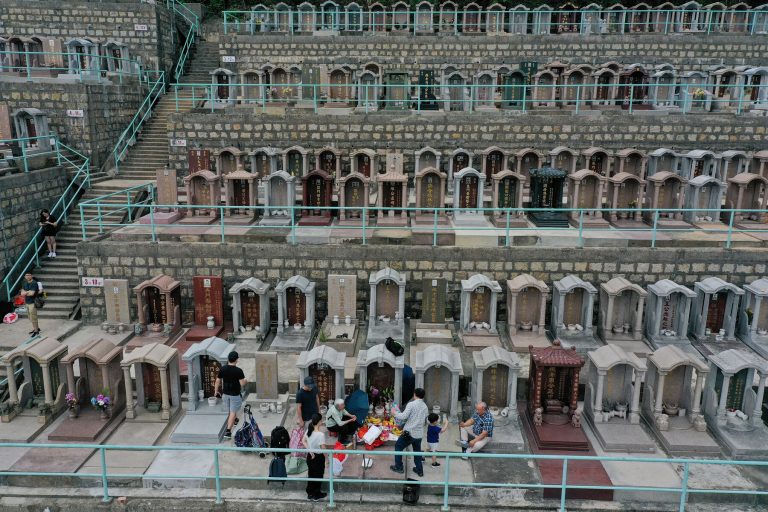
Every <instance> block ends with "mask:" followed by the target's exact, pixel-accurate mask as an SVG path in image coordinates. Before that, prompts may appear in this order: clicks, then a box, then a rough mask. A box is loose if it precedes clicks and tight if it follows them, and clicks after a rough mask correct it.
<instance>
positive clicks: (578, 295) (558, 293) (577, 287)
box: [550, 275, 597, 348]
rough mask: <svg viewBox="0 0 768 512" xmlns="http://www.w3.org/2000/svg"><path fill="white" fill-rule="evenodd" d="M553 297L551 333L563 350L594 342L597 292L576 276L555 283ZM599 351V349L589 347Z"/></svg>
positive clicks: (589, 284)
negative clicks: (581, 343) (557, 339)
mask: <svg viewBox="0 0 768 512" xmlns="http://www.w3.org/2000/svg"><path fill="white" fill-rule="evenodd" d="M553 284H554V288H553V293H552V320H551V323H552V325H551V326H550V329H551V330H552V334H553V336H554V337H555V338H559V339H560V340H561V341H563V342H565V343H563V346H564V347H566V348H567V345H569V344H575V343H578V342H580V341H583V340H591V339H592V338H593V335H594V333H593V328H592V311H593V309H594V305H595V298H596V296H597V289H596V288H595V287H594V286H592V284H591V283H588V282H586V281H583V280H582V279H581V278H579V277H576V276H574V275H567V276H565V277H564V278H563V279H561V280H559V281H555V282H554V283H553ZM589 348H596V347H589Z"/></svg>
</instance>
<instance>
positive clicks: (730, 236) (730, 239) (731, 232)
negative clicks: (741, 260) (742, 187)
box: [725, 210, 736, 249]
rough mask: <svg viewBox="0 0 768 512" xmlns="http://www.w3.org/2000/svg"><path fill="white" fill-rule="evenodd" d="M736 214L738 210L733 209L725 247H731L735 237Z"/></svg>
mask: <svg viewBox="0 0 768 512" xmlns="http://www.w3.org/2000/svg"><path fill="white" fill-rule="evenodd" d="M735 216H736V211H735V210H731V217H730V219H728V238H727V239H726V241H725V248H726V249H730V248H731V241H732V239H733V218H734V217H735Z"/></svg>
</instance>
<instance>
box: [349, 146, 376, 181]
mask: <svg viewBox="0 0 768 512" xmlns="http://www.w3.org/2000/svg"><path fill="white" fill-rule="evenodd" d="M349 163H350V169H351V172H352V173H356V172H357V173H360V174H362V175H363V176H365V177H366V178H368V179H375V178H376V176H377V175H378V173H379V166H378V159H377V158H376V152H375V151H374V150H372V149H358V150H357V151H353V152H352V154H351V155H350V161H349Z"/></svg>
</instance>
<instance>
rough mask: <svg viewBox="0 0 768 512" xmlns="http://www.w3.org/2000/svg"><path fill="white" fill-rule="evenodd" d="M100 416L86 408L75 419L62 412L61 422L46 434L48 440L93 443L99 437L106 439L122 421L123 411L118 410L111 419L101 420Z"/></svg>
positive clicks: (91, 409)
mask: <svg viewBox="0 0 768 512" xmlns="http://www.w3.org/2000/svg"><path fill="white" fill-rule="evenodd" d="M100 416H101V414H100V413H99V412H98V411H97V410H95V409H93V408H91V407H89V406H88V404H86V405H85V408H83V409H81V410H80V415H79V416H78V417H77V418H70V417H69V414H68V412H66V411H65V412H64V418H63V420H62V421H61V422H60V423H58V427H56V429H55V430H53V431H52V432H51V433H49V434H48V440H49V441H52V442H57V443H59V442H67V441H71V442H79V443H94V442H96V440H97V439H98V438H99V437H108V436H109V435H110V434H111V433H112V432H113V431H114V430H115V429H116V428H117V427H118V426H119V425H120V423H122V421H123V419H124V416H125V414H124V411H123V410H120V411H118V412H117V413H116V414H114V415H113V416H112V417H110V418H107V419H101V417H100Z"/></svg>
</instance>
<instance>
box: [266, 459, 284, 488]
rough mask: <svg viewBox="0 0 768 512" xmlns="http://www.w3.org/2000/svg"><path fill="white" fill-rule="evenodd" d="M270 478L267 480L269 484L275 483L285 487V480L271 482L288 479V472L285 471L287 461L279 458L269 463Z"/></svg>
mask: <svg viewBox="0 0 768 512" xmlns="http://www.w3.org/2000/svg"><path fill="white" fill-rule="evenodd" d="M269 478H270V479H269V480H267V483H268V484H271V483H272V482H275V483H281V484H283V486H285V480H271V479H272V478H288V471H287V470H286V469H285V459H283V458H282V457H277V456H275V457H273V458H272V462H270V463H269Z"/></svg>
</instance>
